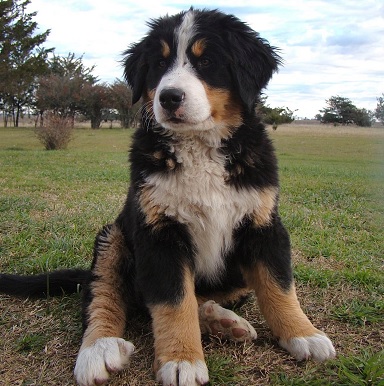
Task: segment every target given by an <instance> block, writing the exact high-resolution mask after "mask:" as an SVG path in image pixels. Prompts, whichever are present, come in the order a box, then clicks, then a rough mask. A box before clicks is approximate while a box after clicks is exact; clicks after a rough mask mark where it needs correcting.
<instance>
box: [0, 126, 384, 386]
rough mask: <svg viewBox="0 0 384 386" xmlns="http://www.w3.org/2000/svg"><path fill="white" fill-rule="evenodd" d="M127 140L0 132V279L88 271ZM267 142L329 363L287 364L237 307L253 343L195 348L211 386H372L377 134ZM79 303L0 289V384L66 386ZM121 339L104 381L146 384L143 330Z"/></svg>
mask: <svg viewBox="0 0 384 386" xmlns="http://www.w3.org/2000/svg"><path fill="white" fill-rule="evenodd" d="M130 135H131V131H130V130H120V129H113V130H108V129H103V130H98V131H92V130H86V129H77V130H76V133H75V138H74V140H73V141H72V142H71V143H70V145H69V147H68V150H65V151H50V152H49V151H45V150H43V147H42V145H41V144H40V143H39V142H38V141H37V139H36V138H35V137H34V135H33V131H32V130H31V129H22V128H21V129H15V128H8V129H4V128H0V183H1V186H0V216H1V217H0V272H18V273H36V272H41V271H47V270H53V269H56V268H59V267H73V266H82V267H88V266H89V264H90V260H91V254H92V246H93V239H94V236H95V233H96V232H97V231H98V230H99V229H100V227H101V226H102V225H103V224H105V223H108V222H111V221H113V220H114V218H115V217H116V215H117V214H118V212H119V210H120V208H121V206H122V204H123V201H124V198H125V194H126V190H127V185H128V164H127V157H128V153H127V149H128V147H129V144H130ZM271 137H272V138H273V140H274V142H275V145H276V148H277V154H278V157H279V164H280V176H281V200H280V212H281V216H282V218H283V221H284V223H285V225H286V226H287V228H288V230H289V231H290V234H291V238H292V244H293V249H294V256H293V257H294V266H295V277H296V283H297V290H298V294H299V298H300V300H301V303H302V306H303V308H304V309H305V311H306V312H307V314H308V315H309V317H310V319H311V320H312V321H313V322H314V324H315V325H316V326H317V327H318V328H321V329H324V330H325V331H326V332H327V333H328V334H329V336H330V338H331V339H332V340H333V342H334V344H335V347H336V350H337V351H338V357H337V358H336V359H335V360H333V361H330V362H328V363H325V364H317V363H313V362H308V363H297V362H296V361H294V360H293V359H292V358H290V357H289V356H288V355H287V354H286V353H285V352H284V351H283V350H281V349H280V348H279V347H278V346H277V345H276V342H275V341H274V339H273V337H272V336H271V334H270V332H269V330H268V328H267V326H266V325H265V322H264V320H263V319H262V317H261V316H260V314H259V313H258V310H257V307H256V306H255V304H254V301H251V302H250V304H248V305H246V306H244V307H243V308H242V309H241V310H239V312H240V313H241V314H242V315H243V316H244V317H246V318H247V319H248V320H249V321H250V322H251V323H252V324H253V325H254V327H255V328H256V330H257V332H258V339H257V341H256V342H254V343H252V344H245V345H240V344H237V345H236V344H233V343H228V342H221V341H219V340H215V339H212V340H209V341H205V342H204V350H205V353H206V357H207V363H208V366H209V369H210V375H211V385H244V386H250V385H304V384H305V385H384V351H383V346H384V297H383V295H384V272H383V268H384V254H383V250H384V232H383V226H384V129H357V128H342V129H340V128H334V127H325V126H300V125H288V126H281V127H279V128H278V130H277V131H271ZM79 306H80V295H79V294H77V295H73V296H66V297H62V298H56V299H44V300H38V301H30V300H23V299H13V298H10V297H8V296H3V295H0V353H1V355H0V357H1V361H0V384H1V385H3V384H4V385H44V386H45V385H74V381H73V376H72V370H73V366H74V362H75V359H76V354H77V350H78V348H79V343H80V339H81V316H80V307H79ZM126 338H127V339H130V340H132V342H133V343H134V344H135V345H136V347H137V353H136V355H135V356H134V358H133V360H132V363H131V366H130V368H129V369H128V370H127V371H125V372H124V373H123V374H121V375H118V376H116V377H114V378H113V380H112V382H111V385H113V386H117V385H130V386H133V385H155V384H156V383H155V382H154V380H153V375H152V369H151V367H152V360H153V352H152V336H151V331H150V324H149V322H148V321H146V320H143V319H140V318H133V319H132V320H131V321H130V326H129V329H128V331H127V336H126Z"/></svg>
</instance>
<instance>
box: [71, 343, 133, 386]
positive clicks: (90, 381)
mask: <svg viewBox="0 0 384 386" xmlns="http://www.w3.org/2000/svg"><path fill="white" fill-rule="evenodd" d="M134 349H135V348H134V346H133V344H132V343H131V342H128V341H126V340H124V339H122V338H100V339H97V340H96V342H95V343H94V344H93V345H92V346H89V347H85V348H83V349H82V350H81V351H80V352H79V355H78V357H77V361H76V366H75V370H74V374H75V378H76V381H77V383H78V384H79V385H80V386H100V385H103V384H105V383H106V382H108V380H109V377H110V374H113V373H116V372H118V371H121V370H123V368H124V367H125V366H126V365H127V364H128V362H129V358H130V356H131V354H132V353H133V351H134Z"/></svg>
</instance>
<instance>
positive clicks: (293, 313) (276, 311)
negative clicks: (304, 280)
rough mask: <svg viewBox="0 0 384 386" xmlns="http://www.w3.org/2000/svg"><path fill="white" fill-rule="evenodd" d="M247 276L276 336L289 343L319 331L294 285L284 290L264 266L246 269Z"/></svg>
mask: <svg viewBox="0 0 384 386" xmlns="http://www.w3.org/2000/svg"><path fill="white" fill-rule="evenodd" d="M243 274H244V278H245V280H246V282H247V284H248V285H249V287H251V288H252V289H254V290H255V293H256V296H257V300H258V302H259V306H260V310H261V312H262V313H263V315H264V317H265V319H266V321H267V323H268V325H269V327H270V328H271V330H272V332H273V334H274V335H275V336H276V337H278V338H280V339H283V340H288V339H290V338H293V337H302V336H311V335H313V334H316V333H318V332H319V331H318V330H317V329H316V328H315V327H314V326H313V325H312V323H311V322H310V321H309V320H308V318H307V316H306V315H305V314H304V312H303V311H302V309H301V307H300V304H299V301H298V300H297V296H296V290H295V286H294V285H292V286H291V288H290V289H289V290H288V291H284V290H283V289H282V288H280V286H279V285H278V284H277V282H276V280H275V279H274V278H273V277H272V275H271V274H270V273H269V271H268V269H267V267H265V265H264V264H262V263H258V264H256V266H255V267H254V268H252V269H244V270H243Z"/></svg>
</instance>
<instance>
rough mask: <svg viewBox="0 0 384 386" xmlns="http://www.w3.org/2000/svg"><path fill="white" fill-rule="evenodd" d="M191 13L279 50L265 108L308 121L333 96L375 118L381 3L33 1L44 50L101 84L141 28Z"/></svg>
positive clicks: (118, 73) (118, 70) (383, 71)
mask: <svg viewBox="0 0 384 386" xmlns="http://www.w3.org/2000/svg"><path fill="white" fill-rule="evenodd" d="M191 5H193V6H194V8H208V9H219V10H221V11H223V12H225V13H230V14H233V15H235V16H237V17H238V18H240V19H241V20H243V21H244V22H246V23H247V24H248V25H249V26H250V27H251V28H253V29H254V30H255V31H257V32H259V33H260V36H261V37H263V38H265V39H267V40H268V41H269V43H270V44H271V45H273V46H275V47H279V49H280V55H281V56H282V57H283V60H284V65H283V67H281V68H280V70H279V72H278V73H277V74H275V75H274V77H273V78H272V80H271V81H270V83H269V85H268V87H267V89H266V90H265V95H266V96H267V97H268V99H267V104H269V105H270V106H271V107H288V108H289V109H291V110H294V111H295V116H296V117H297V118H304V117H307V118H313V117H314V116H315V115H316V114H317V113H319V110H321V109H322V108H324V107H326V100H327V99H329V98H330V97H331V96H336V95H339V96H342V97H345V98H349V99H350V100H351V101H352V102H353V103H354V104H355V105H356V106H357V107H358V108H366V109H369V110H374V109H375V107H376V103H377V97H379V96H382V94H383V93H384V1H382V0H364V1H362V0H337V1H335V0H295V1H291V2H290V1H287V0H268V1H266V0H251V1H250V0H247V1H242V0H231V1H227V0H223V1H218V0H210V1H192V0H190V1H184V0H176V1H162V0H157V1H155V2H154V1H145V0H142V1H140V0H136V1H130V0H108V1H105V0H31V4H30V5H29V8H28V11H29V12H32V11H36V12H37V15H36V17H35V18H34V20H35V21H36V22H37V23H38V26H39V31H38V32H43V31H45V30H47V29H50V30H51V32H50V35H49V37H48V39H47V41H46V43H45V44H44V47H46V48H51V47H54V48H55V53H56V55H60V56H67V55H68V53H69V52H73V53H75V55H76V57H79V56H81V55H83V62H84V64H85V65H86V66H88V67H91V66H93V65H95V69H94V72H93V74H94V75H95V76H97V77H98V78H99V79H100V81H102V82H109V83H111V82H113V81H114V80H115V79H116V78H119V79H122V74H123V69H122V63H121V60H122V58H123V56H122V53H123V51H124V50H125V49H126V48H128V46H129V45H131V44H132V43H134V42H137V41H139V40H141V39H142V37H143V36H145V35H146V33H147V32H148V27H147V25H146V22H147V21H148V20H150V19H152V18H157V17H159V16H164V15H166V14H169V15H173V14H175V13H178V12H180V11H182V10H186V9H188V8H189V7H190V6H191Z"/></svg>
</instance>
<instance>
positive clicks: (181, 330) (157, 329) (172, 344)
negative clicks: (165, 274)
mask: <svg viewBox="0 0 384 386" xmlns="http://www.w3.org/2000/svg"><path fill="white" fill-rule="evenodd" d="M150 311H151V315H152V319H153V334H154V338H155V363H154V369H155V372H157V370H158V369H159V367H161V366H162V365H164V364H165V363H167V362H170V361H188V362H191V363H194V362H195V361H196V360H201V361H204V354H203V349H202V345H201V334H200V327H199V318H198V307H197V300H196V297H195V286H194V279H193V276H192V274H191V272H190V270H189V269H186V270H185V277H184V298H183V300H182V301H181V303H180V304H178V305H175V306H171V305H166V304H162V305H155V306H152V307H150Z"/></svg>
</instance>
